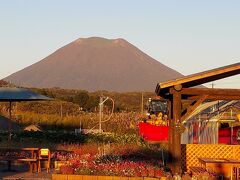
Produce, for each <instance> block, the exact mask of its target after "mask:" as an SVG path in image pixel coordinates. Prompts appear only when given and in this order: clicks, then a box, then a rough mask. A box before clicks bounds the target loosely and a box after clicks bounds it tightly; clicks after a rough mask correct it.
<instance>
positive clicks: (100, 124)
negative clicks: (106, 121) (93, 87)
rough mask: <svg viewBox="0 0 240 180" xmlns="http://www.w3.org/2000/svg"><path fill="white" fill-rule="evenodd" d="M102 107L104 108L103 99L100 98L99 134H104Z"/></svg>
mask: <svg viewBox="0 0 240 180" xmlns="http://www.w3.org/2000/svg"><path fill="white" fill-rule="evenodd" d="M102 106H103V97H102V96H100V102H99V133H101V132H102Z"/></svg>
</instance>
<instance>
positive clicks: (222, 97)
mask: <svg viewBox="0 0 240 180" xmlns="http://www.w3.org/2000/svg"><path fill="white" fill-rule="evenodd" d="M200 97H201V96H186V95H185V96H183V98H182V99H184V100H189V101H193V100H197V99H199V98H200ZM206 100H240V95H239V96H232V95H208V96H207V98H206Z"/></svg>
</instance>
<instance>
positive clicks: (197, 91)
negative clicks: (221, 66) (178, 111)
mask: <svg viewBox="0 0 240 180" xmlns="http://www.w3.org/2000/svg"><path fill="white" fill-rule="evenodd" d="M172 93H173V92H172V90H171V89H170V94H172ZM181 94H182V95H204V94H205V95H215V96H240V89H209V88H183V89H182V90H181Z"/></svg>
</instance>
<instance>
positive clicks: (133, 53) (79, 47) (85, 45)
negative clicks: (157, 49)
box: [4, 37, 182, 92]
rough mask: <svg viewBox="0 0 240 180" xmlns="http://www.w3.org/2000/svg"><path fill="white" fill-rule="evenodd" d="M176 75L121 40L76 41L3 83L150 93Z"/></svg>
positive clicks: (175, 72) (93, 39)
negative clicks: (159, 83) (158, 84)
mask: <svg viewBox="0 0 240 180" xmlns="http://www.w3.org/2000/svg"><path fill="white" fill-rule="evenodd" d="M181 76H182V75H181V74H180V73H178V72H177V71H175V70H173V69H171V68H169V67H167V66H165V65H163V64H161V63H160V62H158V61H156V60H154V59H153V58H151V57H150V56H148V55H147V54H145V53H143V52H142V51H141V50H139V49H138V48H136V47H135V46H133V45H132V44H130V43H128V42H127V41H126V40H124V39H120V38H119V39H105V38H99V37H91V38H79V39H77V40H75V41H73V42H71V43H70V44H68V45H66V46H64V47H62V48H60V49H58V50H57V51H56V52H54V53H52V54H51V55H49V56H48V57H46V58H44V59H43V60H41V61H39V62H37V63H35V64H33V65H31V66H28V67H26V68H24V69H22V70H20V71H18V72H16V73H14V74H12V75H10V76H8V77H6V78H5V79H4V80H6V81H10V82H12V83H14V84H16V85H20V86H24V87H39V88H50V87H60V88H67V89H83V90H87V91H91V92H92V91H97V90H107V91H117V92H130V91H151V92H153V91H154V90H155V87H156V84H157V83H158V82H161V81H165V80H169V79H173V78H178V77H181Z"/></svg>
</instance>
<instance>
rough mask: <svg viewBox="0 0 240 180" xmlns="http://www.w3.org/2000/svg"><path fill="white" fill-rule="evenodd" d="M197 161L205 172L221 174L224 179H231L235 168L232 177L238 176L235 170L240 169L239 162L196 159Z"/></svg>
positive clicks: (219, 159)
mask: <svg viewBox="0 0 240 180" xmlns="http://www.w3.org/2000/svg"><path fill="white" fill-rule="evenodd" d="M198 160H199V162H200V164H201V165H202V166H203V167H204V168H205V169H206V170H210V171H211V170H212V171H214V172H216V173H219V174H222V175H223V176H224V178H228V177H230V178H231V179H233V169H234V168H235V167H236V171H235V173H234V176H235V177H237V176H238V173H237V168H239V167H240V160H236V159H227V158H198Z"/></svg>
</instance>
